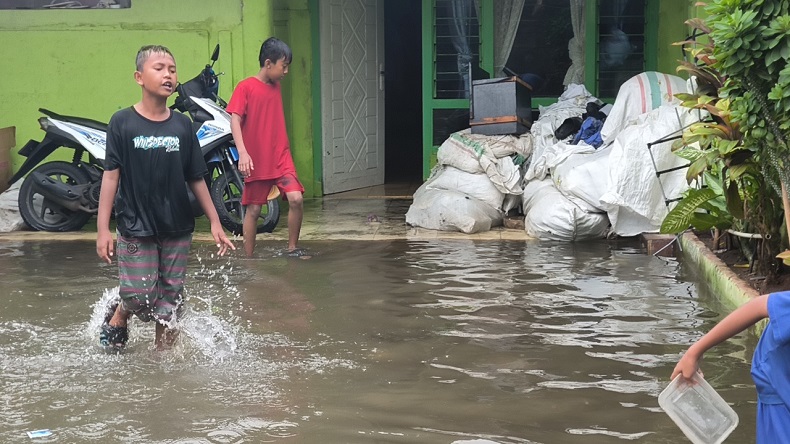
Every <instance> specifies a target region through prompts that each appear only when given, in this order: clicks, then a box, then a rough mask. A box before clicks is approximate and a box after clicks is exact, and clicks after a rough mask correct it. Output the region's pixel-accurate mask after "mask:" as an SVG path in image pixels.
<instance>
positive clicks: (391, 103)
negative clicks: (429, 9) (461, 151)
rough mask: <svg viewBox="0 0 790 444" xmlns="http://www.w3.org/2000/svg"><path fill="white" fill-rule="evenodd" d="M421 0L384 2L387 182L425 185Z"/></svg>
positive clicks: (385, 174)
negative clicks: (423, 174) (423, 168)
mask: <svg viewBox="0 0 790 444" xmlns="http://www.w3.org/2000/svg"><path fill="white" fill-rule="evenodd" d="M421 11H422V6H421V0H397V1H395V0H385V1H384V55H385V56H384V60H386V77H385V81H384V97H385V98H386V99H385V101H384V109H385V111H384V115H385V116H386V118H385V121H384V146H385V155H384V158H385V162H384V165H385V168H384V171H385V172H384V181H385V183H386V184H387V185H388V186H395V185H405V184H412V185H413V184H415V183H416V184H417V185H418V186H419V184H420V183H422V55H421V52H422V32H421V29H422V21H421Z"/></svg>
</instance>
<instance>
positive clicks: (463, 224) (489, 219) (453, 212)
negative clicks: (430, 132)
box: [406, 129, 532, 233]
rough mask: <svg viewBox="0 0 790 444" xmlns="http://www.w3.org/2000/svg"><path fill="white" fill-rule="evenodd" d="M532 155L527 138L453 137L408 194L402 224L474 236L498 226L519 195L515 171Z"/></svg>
mask: <svg viewBox="0 0 790 444" xmlns="http://www.w3.org/2000/svg"><path fill="white" fill-rule="evenodd" d="M531 155H532V137H531V136H530V135H529V134H525V135H523V136H521V137H518V136H510V135H502V136H485V135H479V134H472V133H471V131H470V130H469V129H466V130H463V131H459V132H456V133H453V134H452V135H451V136H450V137H449V138H448V139H447V140H446V141H445V142H444V143H442V145H441V146H440V147H439V151H438V153H437V165H436V167H435V168H434V169H433V171H431V175H430V177H429V178H428V180H427V181H426V182H425V183H424V184H422V186H420V188H419V189H418V190H417V191H416V192H415V193H414V202H413V203H412V205H411V207H409V211H408V212H407V213H406V223H408V224H409V225H412V226H417V227H423V228H429V229H433V230H444V231H461V232H463V233H477V232H480V231H488V230H490V229H491V227H495V226H498V225H501V224H502V218H503V216H504V214H505V212H507V211H509V210H510V209H512V208H514V207H516V206H518V204H519V202H518V198H519V196H520V195H521V194H522V192H523V188H522V186H521V182H522V172H521V169H520V168H519V166H520V165H524V164H525V163H526V161H527V160H528V159H529V158H530V156H531Z"/></svg>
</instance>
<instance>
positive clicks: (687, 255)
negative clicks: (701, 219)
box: [678, 232, 765, 335]
mask: <svg viewBox="0 0 790 444" xmlns="http://www.w3.org/2000/svg"><path fill="white" fill-rule="evenodd" d="M678 240H679V242H680V247H681V248H682V253H681V255H682V257H683V260H684V261H685V263H686V264H687V265H689V266H690V267H691V269H692V270H693V272H694V273H695V274H696V275H697V277H698V278H699V281H700V282H701V283H703V285H707V287H708V289H709V290H710V291H711V293H712V294H714V295H716V297H717V298H718V299H719V300H720V301H721V303H722V304H723V305H724V306H725V307H726V308H727V309H728V310H730V311H733V310H735V309H736V308H738V307H740V306H741V305H743V304H745V303H746V302H748V301H750V300H751V299H752V298H755V297H757V296H759V295H760V293H759V292H757V290H755V289H754V288H752V287H751V286H749V285H748V284H747V283H746V282H744V281H743V280H742V279H741V278H739V277H738V275H736V274H735V273H733V272H732V270H730V269H729V267H727V265H726V264H725V263H724V262H722V260H721V259H719V258H718V257H717V256H716V255H715V254H713V252H712V251H710V250H709V249H708V247H707V246H706V245H705V244H704V243H703V242H702V241H701V240H699V238H698V237H697V236H696V235H695V234H694V233H692V232H687V233H683V234H682V235H681V236H680V237H679V239H678ZM763 328H765V321H762V322H759V323H758V324H757V325H756V326H755V327H754V328H753V329H752V330H753V331H754V333H755V334H758V335H759V334H760V333H762V330H763Z"/></svg>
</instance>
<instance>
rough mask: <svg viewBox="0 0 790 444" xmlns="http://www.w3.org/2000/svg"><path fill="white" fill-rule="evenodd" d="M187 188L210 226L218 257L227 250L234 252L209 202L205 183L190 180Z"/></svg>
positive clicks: (233, 247) (209, 198)
mask: <svg viewBox="0 0 790 444" xmlns="http://www.w3.org/2000/svg"><path fill="white" fill-rule="evenodd" d="M189 188H190V189H192V194H194V195H195V198H196V199H197V201H198V203H199V204H200V208H202V209H203V213H205V214H206V217H207V218H208V221H209V223H210V224H211V236H212V237H214V242H215V243H216V244H217V248H219V255H220V256H224V255H225V253H226V252H227V251H228V248H230V249H231V250H235V249H236V247H235V246H234V245H233V243H232V242H231V241H230V239H228V236H227V235H225V230H223V229H222V224H221V223H220V221H219V216H218V215H217V209H216V208H214V203H213V202H212V201H211V195H210V194H209V192H208V187H206V181H204V180H203V179H202V178H201V179H195V180H191V181H189Z"/></svg>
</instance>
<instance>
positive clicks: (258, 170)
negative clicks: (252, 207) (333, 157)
mask: <svg viewBox="0 0 790 444" xmlns="http://www.w3.org/2000/svg"><path fill="white" fill-rule="evenodd" d="M226 111H227V112H228V113H230V114H238V115H239V116H240V117H241V136H242V137H243V138H244V146H245V148H247V153H249V155H250V158H251V159H252V166H253V170H252V174H251V175H250V176H249V177H247V178H246V180H245V182H250V181H253V180H267V179H276V178H278V177H282V176H284V175H286V174H288V173H290V174H293V175H294V176H295V175H296V168H295V167H294V161H293V158H292V157H291V148H290V144H289V143H288V133H287V132H286V131H285V113H284V112H283V97H282V92H281V89H280V83H279V82H277V83H274V84H269V83H264V82H262V81H260V80H259V79H258V78H257V77H249V78H247V79H244V80H242V81H241V82H239V84H238V85H237V86H236V89H235V90H234V91H233V95H232V96H231V97H230V102H229V103H228V107H227V109H226Z"/></svg>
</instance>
